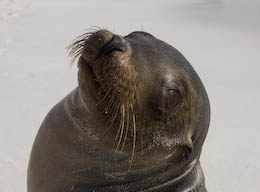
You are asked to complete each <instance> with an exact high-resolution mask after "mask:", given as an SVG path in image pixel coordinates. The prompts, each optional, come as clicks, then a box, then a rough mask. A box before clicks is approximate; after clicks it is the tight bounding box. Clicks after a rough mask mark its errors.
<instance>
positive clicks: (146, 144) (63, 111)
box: [28, 29, 210, 192]
mask: <svg viewBox="0 0 260 192" xmlns="http://www.w3.org/2000/svg"><path fill="white" fill-rule="evenodd" d="M69 50H70V55H71V56H72V57H73V58H74V59H75V58H79V59H78V69H79V71H78V84H79V86H78V87H77V88H76V89H74V90H73V91H72V92H71V93H70V94H69V95H68V96H66V97H65V98H64V99H63V100H61V101H60V102H59V103H58V104H57V105H56V106H55V107H54V108H53V109H52V110H51V111H50V112H49V113H48V115H47V116H46V118H45V119H44V121H43V123H42V125H41V127H40V130H39V132H38V134H37V137H36V139H35V142H34V145H33V148H32V152H31V157H30V162H29V166H28V192H69V191H72V192H90V191H93V192H94V191H95V192H114V191H125V192H136V191H142V192H155V191H156V192H157V191H159V192H170V191H171V192H173V191H174V192H184V191H195V192H205V191H206V187H205V182H204V176H203V172H202V169H201V167H200V162H199V157H200V153H201V149H202V145H203V142H204V140H205V137H206V135H207V131H208V127H209V119H210V107H209V100H208V97H207V93H206V91H205V88H204V86H203V84H202V82H201V80H200V79H199V77H198V75H197V74H196V72H195V71H194V69H193V68H192V66H191V65H190V64H189V62H188V61H187V60H186V59H185V58H184V56H183V55H182V54H181V53H180V52H179V51H177V50H176V49H175V48H173V47H172V46H170V45H169V44H167V43H165V42H163V41H161V40H159V39H157V38H156V37H154V36H152V35H151V34H149V33H146V32H142V31H136V32H132V33H130V34H129V35H127V36H120V35H117V34H113V33H111V32H110V31H108V30H105V29H100V30H97V31H94V32H90V33H86V34H84V35H82V36H80V37H79V38H77V39H76V40H75V41H74V42H73V43H72V45H71V46H70V47H69Z"/></svg>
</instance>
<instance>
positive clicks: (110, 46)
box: [99, 35, 127, 57]
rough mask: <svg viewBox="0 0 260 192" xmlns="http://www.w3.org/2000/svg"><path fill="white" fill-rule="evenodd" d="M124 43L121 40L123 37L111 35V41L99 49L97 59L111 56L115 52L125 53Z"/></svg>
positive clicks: (125, 46) (123, 40)
mask: <svg viewBox="0 0 260 192" xmlns="http://www.w3.org/2000/svg"><path fill="white" fill-rule="evenodd" d="M125 41H126V40H125V39H123V37H121V36H119V35H113V37H112V38H111V40H110V41H109V42H108V43H107V44H105V45H104V46H103V47H102V48H101V50H100V53H99V57H100V56H109V55H111V53H113V52H115V51H119V52H122V53H126V52H127V45H126V43H125Z"/></svg>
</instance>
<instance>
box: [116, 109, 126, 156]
mask: <svg viewBox="0 0 260 192" xmlns="http://www.w3.org/2000/svg"><path fill="white" fill-rule="evenodd" d="M122 118H123V121H122V126H121V134H120V138H119V140H118V143H117V147H116V152H117V151H118V149H119V146H120V144H121V141H122V138H123V133H124V128H125V122H124V121H125V106H124V104H123V106H122Z"/></svg>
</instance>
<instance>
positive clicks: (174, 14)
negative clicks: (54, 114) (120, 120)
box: [0, 0, 260, 192]
mask: <svg viewBox="0 0 260 192" xmlns="http://www.w3.org/2000/svg"><path fill="white" fill-rule="evenodd" d="M91 26H99V27H105V28H107V29H109V30H111V31H112V32H115V33H119V34H121V35H126V34H128V33H129V32H132V31H134V30H142V29H143V30H144V31H148V32H150V33H152V34H153V35H154V36H156V37H158V38H160V39H162V40H164V41H166V42H168V43H170V44H171V45H173V46H174V47H176V48H177V49H179V50H180V51H181V52H182V53H183V54H184V55H185V57H186V58H187V59H188V60H189V61H190V62H191V64H192V65H193V67H194V68H195V70H196V71H197V73H198V74H199V75H200V77H201V79H202V81H203V83H204V85H205V87H206V89H207V91H208V94H209V98H210V101H211V109H212V118H211V125H210V129H209V133H208V137H207V139H206V142H205V144H204V148H203V152H202V157H201V161H202V167H203V169H204V173H205V176H206V184H207V188H208V191H209V192H230V191H234V192H245V191H246V192H259V191H260V182H259V178H260V139H259V138H260V110H259V107H260V101H259V100H260V85H259V83H260V74H259V69H260V1H259V0H248V1H245V0H244V1H243V0H226V1H224V0H164V1H158V0H131V1H130V0H128V1H127V0H110V1H108V0H96V1H94V0H74V1H71V0H44V1H43V0H42V1H41V0H0V191H1V192H17V191H19V192H26V169H27V164H28V159H29V155H30V150H31V147H32V143H33V140H34V138H35V135H36V133H37V131H38V128H39V126H40V124H41V122H42V120H43V118H44V117H45V115H46V114H47V112H48V111H49V110H50V109H51V108H52V107H53V106H54V105H55V104H56V103H57V102H58V101H59V100H60V99H61V98H63V97H64V96H65V95H66V94H67V93H69V92H70V91H71V90H72V89H73V88H74V87H76V86H77V75H76V73H77V67H76V65H74V66H73V67H72V68H71V67H69V64H68V58H66V53H65V47H66V46H67V45H68V44H69V43H70V42H71V41H72V39H73V38H75V37H76V36H78V35H80V34H81V33H82V32H83V30H84V29H87V28H89V27H91Z"/></svg>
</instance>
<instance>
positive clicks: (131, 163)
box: [128, 104, 136, 171]
mask: <svg viewBox="0 0 260 192" xmlns="http://www.w3.org/2000/svg"><path fill="white" fill-rule="evenodd" d="M130 106H131V110H132V113H133V129H134V130H133V131H134V137H133V148H132V155H131V161H130V165H129V168H128V171H130V170H131V168H132V165H133V160H134V153H135V147H136V124H135V114H134V109H133V105H132V104H131V105H130Z"/></svg>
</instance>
